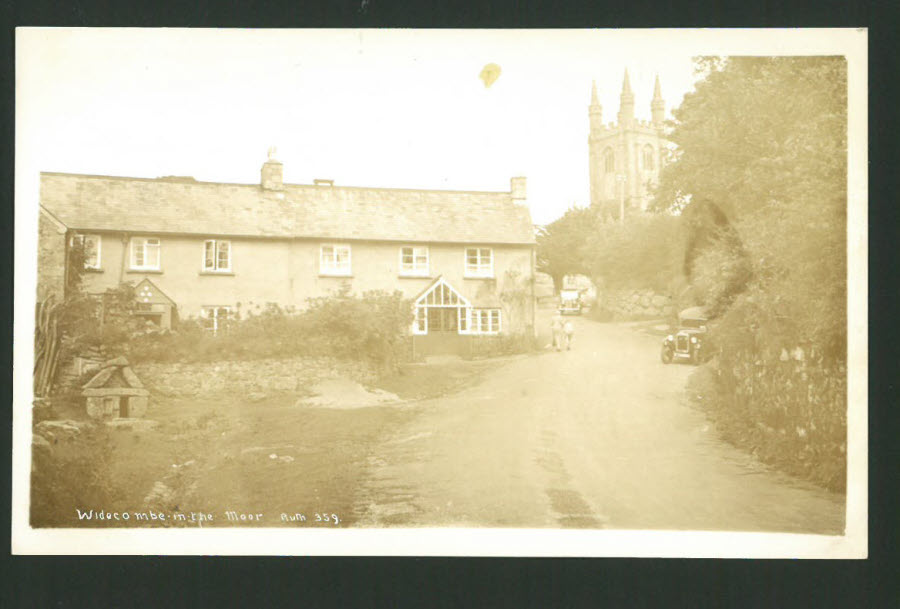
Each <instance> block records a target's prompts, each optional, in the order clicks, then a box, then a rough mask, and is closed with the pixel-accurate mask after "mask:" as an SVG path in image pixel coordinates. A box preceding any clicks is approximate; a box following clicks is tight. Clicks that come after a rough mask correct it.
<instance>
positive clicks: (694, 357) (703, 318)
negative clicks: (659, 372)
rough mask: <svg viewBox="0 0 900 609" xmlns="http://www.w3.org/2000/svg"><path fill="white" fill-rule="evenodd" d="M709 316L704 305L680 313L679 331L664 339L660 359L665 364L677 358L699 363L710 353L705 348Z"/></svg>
mask: <svg viewBox="0 0 900 609" xmlns="http://www.w3.org/2000/svg"><path fill="white" fill-rule="evenodd" d="M708 319H709V317H708V315H707V312H706V309H704V308H703V307H691V308H689V309H685V310H684V311H682V312H681V313H680V314H679V315H678V331H677V332H675V334H669V335H668V336H666V338H665V340H663V344H662V351H661V352H660V359H661V360H662V363H664V364H670V363H672V362H673V361H675V360H680V361H687V362H689V363H691V364H695V365H696V364H699V363H701V362H702V361H705V360H706V358H707V356H708V353H707V350H706V349H705V348H704V339H705V338H706V323H707V321H708Z"/></svg>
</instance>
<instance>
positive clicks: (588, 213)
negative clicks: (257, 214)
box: [537, 206, 600, 291]
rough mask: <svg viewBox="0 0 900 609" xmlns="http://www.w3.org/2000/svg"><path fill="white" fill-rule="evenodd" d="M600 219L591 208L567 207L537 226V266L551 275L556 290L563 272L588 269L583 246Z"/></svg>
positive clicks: (570, 272) (586, 270) (560, 282)
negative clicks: (552, 218)
mask: <svg viewBox="0 0 900 609" xmlns="http://www.w3.org/2000/svg"><path fill="white" fill-rule="evenodd" d="M599 222H600V220H599V218H598V217H597V214H596V212H595V210H594V209H592V208H589V207H587V208H582V207H574V206H573V207H571V208H569V209H568V211H566V213H565V214H563V216H562V217H561V218H559V219H557V220H555V221H553V222H551V223H550V224H548V225H546V226H544V227H541V229H540V230H539V232H538V236H537V268H538V270H539V271H541V272H543V273H547V274H548V275H550V277H552V278H553V286H554V288H555V289H556V290H557V291H558V290H559V289H561V288H562V280H563V277H565V276H566V275H574V274H580V273H586V272H588V270H589V269H588V268H587V265H586V264H585V257H584V251H583V250H584V245H585V243H586V242H587V240H588V239H589V238H590V236H591V234H592V233H593V232H594V231H595V230H596V229H597V226H598V224H599Z"/></svg>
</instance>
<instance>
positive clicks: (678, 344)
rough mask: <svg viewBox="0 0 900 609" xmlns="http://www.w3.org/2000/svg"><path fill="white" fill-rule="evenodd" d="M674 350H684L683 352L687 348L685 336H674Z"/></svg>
mask: <svg viewBox="0 0 900 609" xmlns="http://www.w3.org/2000/svg"><path fill="white" fill-rule="evenodd" d="M675 350H676V351H685V352H686V351H687V350H688V339H687V336H676V337H675Z"/></svg>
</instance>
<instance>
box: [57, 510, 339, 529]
mask: <svg viewBox="0 0 900 609" xmlns="http://www.w3.org/2000/svg"><path fill="white" fill-rule="evenodd" d="M75 515H76V516H77V517H78V520H81V521H85V520H87V521H91V520H98V521H103V522H115V521H119V522H128V523H134V522H146V523H147V524H169V523H185V524H187V523H195V524H197V525H198V526H202V525H204V524H223V523H224V524H259V523H261V522H268V523H270V524H279V525H280V524H295V525H313V526H315V525H330V526H338V525H339V524H341V522H342V521H341V518H340V517H339V516H338V515H337V514H335V513H333V512H310V513H308V514H307V513H305V512H292V513H287V512H279V513H278V514H273V515H268V516H267V515H266V514H265V513H264V512H239V511H237V510H224V511H223V512H222V513H212V512H188V511H184V512H162V511H159V512H157V511H155V510H142V511H130V512H129V511H126V512H113V511H109V510H94V509H90V510H80V509H78V508H75Z"/></svg>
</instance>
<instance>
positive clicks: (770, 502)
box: [357, 319, 844, 533]
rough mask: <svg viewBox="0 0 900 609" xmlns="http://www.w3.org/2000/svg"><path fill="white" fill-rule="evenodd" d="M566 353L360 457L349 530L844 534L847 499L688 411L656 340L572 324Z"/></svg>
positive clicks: (533, 362)
mask: <svg viewBox="0 0 900 609" xmlns="http://www.w3.org/2000/svg"><path fill="white" fill-rule="evenodd" d="M575 323H576V325H577V334H576V341H575V344H574V347H573V350H572V351H569V352H563V353H556V352H548V353H544V354H541V355H539V356H535V357H522V358H515V359H512V360H510V361H509V362H508V363H506V364H505V365H503V366H502V367H500V368H499V369H498V370H496V371H495V372H494V373H493V374H491V375H489V376H488V377H487V378H486V379H485V380H484V382H482V383H480V384H479V385H477V386H475V387H471V388H469V389H466V390H464V391H463V392H461V393H458V394H456V395H454V396H450V397H447V398H441V399H437V400H429V401H425V402H421V403H419V404H417V405H415V406H413V408H416V409H417V410H418V413H417V416H414V417H412V418H411V419H409V420H408V421H407V422H406V423H404V424H402V425H400V426H399V427H398V428H397V429H396V430H395V431H394V433H393V434H391V436H390V437H389V439H388V440H387V441H386V442H385V443H384V444H383V445H382V446H380V447H379V448H378V449H377V451H376V453H375V456H372V457H371V458H370V463H369V465H370V467H369V477H368V479H367V480H366V481H365V483H364V484H363V488H362V489H360V492H359V494H358V496H359V498H360V499H359V505H358V506H357V511H358V512H359V513H361V514H362V519H361V521H360V522H359V523H358V524H361V525H368V526H386V525H403V526H428V525H455V526H466V525H470V526H495V527H502V526H515V527H581V528H619V529H623V528H658V529H715V530H740V531H763V530H764V531H787V532H816V533H840V532H841V531H842V530H843V526H844V505H843V501H844V498H843V496H842V495H836V494H832V493H827V492H825V491H822V490H820V489H817V488H815V487H812V486H810V485H807V484H804V483H801V482H799V481H797V480H794V479H792V478H789V477H787V476H784V475H781V474H778V473H775V472H772V471H770V470H768V469H766V468H764V467H762V466H761V465H760V464H759V463H757V462H756V461H755V460H754V459H752V458H751V457H749V456H748V455H746V454H745V453H743V452H742V451H739V450H737V449H735V448H733V447H730V446H729V445H727V444H725V443H723V442H722V441H721V440H719V439H718V438H717V437H716V435H715V432H714V430H713V429H712V427H711V426H710V425H709V423H708V422H707V420H706V419H705V417H704V416H703V415H702V413H700V412H698V411H696V410H694V409H692V408H690V407H689V406H688V405H687V404H686V403H685V402H684V384H685V381H686V379H687V376H688V374H690V372H691V370H692V368H690V367H689V366H683V365H670V366H664V365H662V364H661V363H659V359H658V356H657V354H658V347H659V340H658V339H657V338H656V337H652V336H647V335H643V334H640V333H638V332H636V331H634V330H633V329H632V328H631V327H629V326H627V325H618V324H597V323H593V322H590V321H587V320H583V319H577V320H575Z"/></svg>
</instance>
